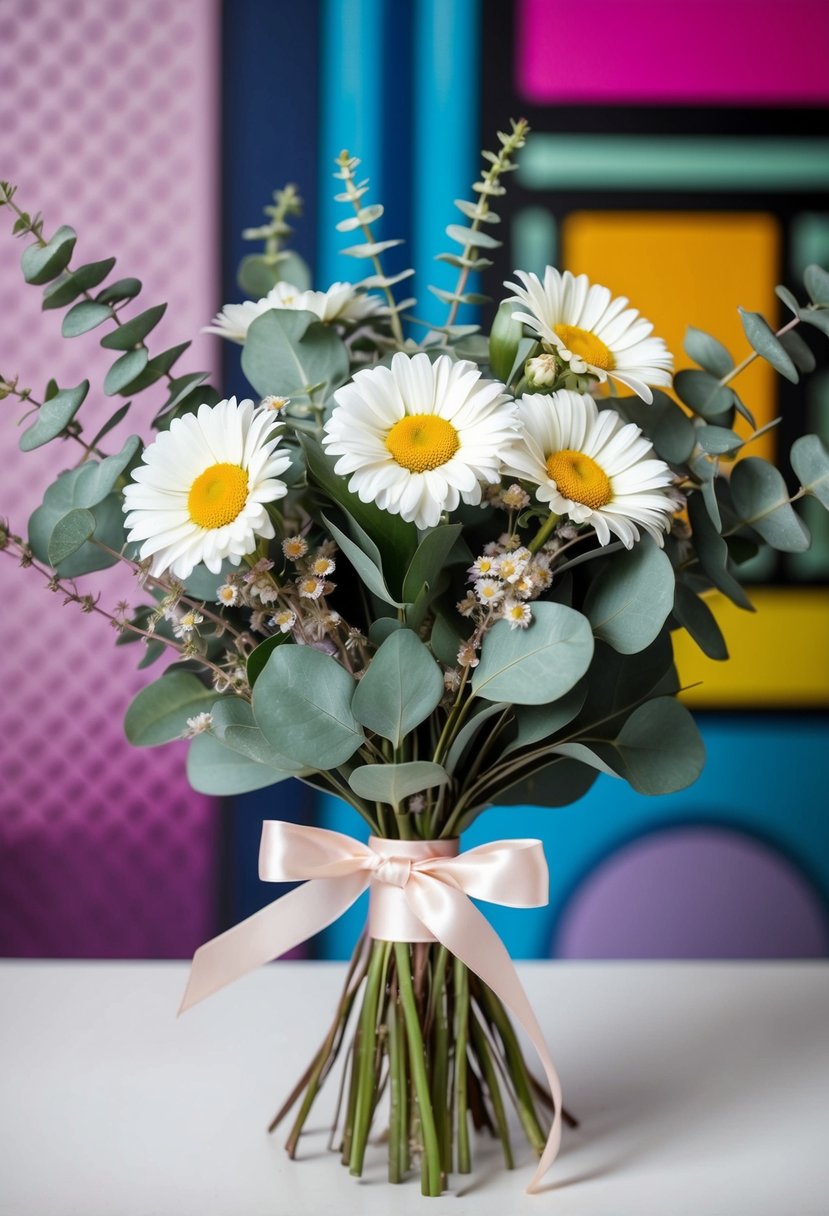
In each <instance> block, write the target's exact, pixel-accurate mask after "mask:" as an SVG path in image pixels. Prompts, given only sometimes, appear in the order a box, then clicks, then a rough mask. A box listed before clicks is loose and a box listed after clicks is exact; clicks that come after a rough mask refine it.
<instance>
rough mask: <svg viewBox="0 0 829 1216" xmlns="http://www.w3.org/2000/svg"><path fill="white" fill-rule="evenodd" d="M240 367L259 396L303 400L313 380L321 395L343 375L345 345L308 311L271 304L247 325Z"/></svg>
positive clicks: (342, 377)
mask: <svg viewBox="0 0 829 1216" xmlns="http://www.w3.org/2000/svg"><path fill="white" fill-rule="evenodd" d="M242 371H243V372H244V373H245V375H246V376H247V378H248V380H249V381H250V383H251V384H252V385H253V387H254V388H255V389H256V391H257V393H259V395H260V396H261V397H265V396H267V395H268V394H269V393H277V394H279V395H280V396H284V397H290V398H291V399H292V400H294V401H303V400H308V397H309V390H310V389H311V387H312V386H313V385H322V386H323V387H322V389H321V390H320V392H321V395H322V396H323V397H324V398H325V397H328V396H330V395H331V393H332V392H333V390H334V389H335V388H337V387H338V386H339V385H340V384H342V383H343V382H344V381H345V380H347V379H348V351H347V349H346V346H345V343H344V342H343V341H342V339H341V338H340V337H339V335H338V334H337V333H336V332H335V331H334V330H333V329H332V328H331V327H330V326H328V325H323V324H322V322H321V321H319V320H318V318H317V317H316V315H315V314H314V313H312V312H305V311H301V310H298V309H297V310H293V309H287V308H281V309H274V310H272V311H271V312H266V313H264V314H263V315H262V316H261V317H257V318H256V320H255V321H254V322H253V323H252V325H251V326H250V328H249V329H248V333H247V338H246V339H245V345H244V349H243V351H242Z"/></svg>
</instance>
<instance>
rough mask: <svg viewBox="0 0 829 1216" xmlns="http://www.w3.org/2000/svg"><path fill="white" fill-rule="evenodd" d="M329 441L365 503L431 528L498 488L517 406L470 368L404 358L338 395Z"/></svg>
mask: <svg viewBox="0 0 829 1216" xmlns="http://www.w3.org/2000/svg"><path fill="white" fill-rule="evenodd" d="M334 397H335V400H336V402H337V405H336V407H335V408H334V410H333V412H332V414H331V417H330V419H329V420H328V422H327V423H326V427H325V430H326V434H325V437H324V438H323V443H324V444H325V446H326V448H327V450H328V452H329V453H330V455H332V456H339V458H340V459H339V460H338V461H337V463H336V465H335V469H336V472H337V473H340V474H341V475H343V476H346V477H350V481H349V489H350V490H351V491H352V492H353V493H355V494H357V495H358V497H359V498H360V499H361V500H362V501H363V502H374V503H376V504H377V506H378V507H380V508H381V510H383V511H389V512H390V513H391V514H394V515H402V517H403V519H405V520H408V521H410V522H413V523H415V524H416V525H417V526H418V528H433V527H434V526H435V525H436V524H437V523H438V522H439V521H440V517H441V514H442V513H443V512H444V511H454V510H455V508H456V507H457V506H458V504H459V502H460V500H461V499H463V501H464V502H466V503H469V504H470V505H472V506H477V505H478V503H480V501H481V483H482V482H487V483H489V484H490V485H494V484H496V483H497V482H498V481H499V479H500V475H501V453H502V450H503V448H504V446H505V445H506V444H508V443H509V442H510V441H511V440H514V439H515V437H516V433H517V432H516V411H515V403H514V401H512V400H511V399H510V398H509V397H507V396H506V394H505V393H504V386H503V385H502V384H500V383H498V382H497V381H495V380H484V379H482V377H481V373H480V371H479V370H478V368H477V367H476V365H475V364H474V363H470V362H467V361H466V360H463V359H460V360H458V361H454V360H452V359H451V358H450V357H449V356H448V355H439V356H438V358H437V359H436V360H435V361H434V363H431V362H430V361H429V357H428V355H426V354H424V353H420V354H417V355H414V356H413V357H410V356H408V355H404V354H401V353H398V354H396V355H395V356H394V358H393V359H392V361H391V367H390V368H388V367H374V368H368V369H366V370H365V371H360V372H357V374H356V375H355V376H354V379H353V380H352V381H351V382H350V383H349V384H346V385H344V386H343V387H342V388H341V389H338V390H337V392H336V393H335V394H334Z"/></svg>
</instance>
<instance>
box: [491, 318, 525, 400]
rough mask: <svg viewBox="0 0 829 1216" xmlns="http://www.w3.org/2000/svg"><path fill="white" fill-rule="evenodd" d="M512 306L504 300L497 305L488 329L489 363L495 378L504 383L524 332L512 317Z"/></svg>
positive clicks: (508, 375)
mask: <svg viewBox="0 0 829 1216" xmlns="http://www.w3.org/2000/svg"><path fill="white" fill-rule="evenodd" d="M514 307H515V306H514V305H513V304H509V303H508V302H507V301H506V300H505V301H504V303H503V304H501V305H500V306H499V308H498V311H497V312H496V314H495V319H494V320H493V322H492V329H491V330H490V331H489V365H490V367H491V368H492V374H493V376H494V377H495V379H496V380H503V382H504V384H506V383H507V382H508V381H509V377H510V375H511V373H512V369H513V367H514V366H515V357H516V355H517V354H518V346H519V344H520V342H521V339H522V337H523V334H524V326H523V324H522V323H521V322H520V321H516V320H514V319H513V315H512V314H513V310H514Z"/></svg>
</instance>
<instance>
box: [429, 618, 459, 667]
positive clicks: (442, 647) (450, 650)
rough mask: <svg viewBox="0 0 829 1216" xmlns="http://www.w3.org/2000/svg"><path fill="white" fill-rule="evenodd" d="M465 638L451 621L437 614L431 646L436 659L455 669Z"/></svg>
mask: <svg viewBox="0 0 829 1216" xmlns="http://www.w3.org/2000/svg"><path fill="white" fill-rule="evenodd" d="M458 619H459V618H458ZM462 642H463V638H462V637H461V635H460V634H459V633H457V632H456V631H455V629H454V628H453V626H452V624H450V621H449V619H448V618H447V617H446V616H445V615H444V614H443V613H442V612H436V613H435V621H434V624H433V625H432V633H431V636H430V638H429V644H430V646H431V647H432V653H433V654H434V656H435V658H437V659H440V661H441V663H445V664H446V666H447V667H454V666H455V664H456V663H457V661H458V651H459V650H460V648H461V643H462Z"/></svg>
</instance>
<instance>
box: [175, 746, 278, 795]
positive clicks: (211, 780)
mask: <svg viewBox="0 0 829 1216" xmlns="http://www.w3.org/2000/svg"><path fill="white" fill-rule="evenodd" d="M290 776H291V774H290V773H285V772H281V771H280V770H279V769H275V768H271V767H269V766H267V765H264V764H256V763H254V762H253V761H252V760H248V759H246V758H245V757H244V756H242V755H241V754H240V753H239V752H236V751H233V750H232V749H231V748H229V747H225V745H224V744H223V743H220V742H219V740H218V739H216V738H214V737H213V735H210V734H201V735H196V737H195V739H193V741H192V743H191V744H190V749H189V751H188V753H187V779H188V780H189V782H190V784H191V785H192V787H193V789H194V790H197V791H198V792H199V793H200V794H210V795H212V796H213V797H216V798H225V797H230V796H232V795H236V794H249V793H251V791H252V790H262V789H265V788H266V787H267V786H269V785H275V784H276V783H277V782H279V781H284V780H285V779H286V778H287V777H290Z"/></svg>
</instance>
